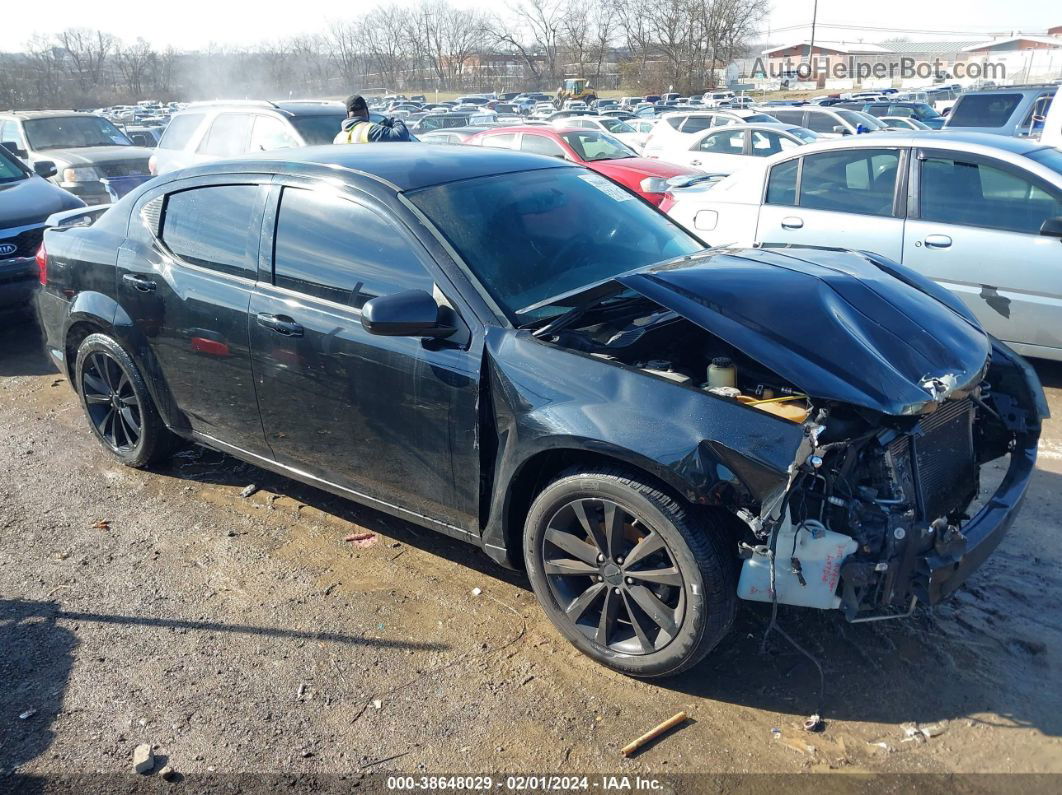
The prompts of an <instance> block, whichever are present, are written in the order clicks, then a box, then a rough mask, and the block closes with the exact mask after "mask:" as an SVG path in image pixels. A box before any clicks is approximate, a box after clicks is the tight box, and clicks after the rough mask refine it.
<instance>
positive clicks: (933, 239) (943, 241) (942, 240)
mask: <svg viewBox="0 0 1062 795" xmlns="http://www.w3.org/2000/svg"><path fill="white" fill-rule="evenodd" d="M950 245H951V238H950V237H948V236H947V235H926V248H947V247H948V246H950Z"/></svg>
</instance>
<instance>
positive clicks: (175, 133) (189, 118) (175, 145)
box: [159, 113, 205, 149]
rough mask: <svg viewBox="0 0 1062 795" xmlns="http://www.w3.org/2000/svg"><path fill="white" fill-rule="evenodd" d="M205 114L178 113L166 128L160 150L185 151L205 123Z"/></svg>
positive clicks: (160, 142)
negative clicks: (193, 134)
mask: <svg viewBox="0 0 1062 795" xmlns="http://www.w3.org/2000/svg"><path fill="white" fill-rule="evenodd" d="M204 115H205V114H203V113H178V114H177V115H176V116H174V117H173V119H172V120H171V121H170V123H169V124H168V125H167V126H166V132H164V133H163V134H162V140H161V141H159V149H184V148H185V147H186V146H187V145H188V141H189V139H190V138H191V137H192V133H194V132H195V131H196V130H197V129H198V128H199V124H200V123H201V122H202V121H203V117H204Z"/></svg>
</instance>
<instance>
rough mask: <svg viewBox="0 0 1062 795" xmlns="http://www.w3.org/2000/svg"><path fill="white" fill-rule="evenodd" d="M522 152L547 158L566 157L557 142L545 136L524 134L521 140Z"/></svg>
mask: <svg viewBox="0 0 1062 795" xmlns="http://www.w3.org/2000/svg"><path fill="white" fill-rule="evenodd" d="M520 151H521V152H530V153H531V154H533V155H546V156H547V157H564V150H563V149H562V148H561V146H560V144H558V143H557V142H556V141H554V140H552V139H550V138H547V137H546V136H544V135H535V134H534V133H524V134H523V137H522V138H521V140H520Z"/></svg>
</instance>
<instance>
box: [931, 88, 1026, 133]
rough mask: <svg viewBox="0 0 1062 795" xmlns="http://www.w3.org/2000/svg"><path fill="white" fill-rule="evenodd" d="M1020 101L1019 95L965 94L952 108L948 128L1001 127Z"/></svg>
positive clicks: (1020, 96)
mask: <svg viewBox="0 0 1062 795" xmlns="http://www.w3.org/2000/svg"><path fill="white" fill-rule="evenodd" d="M1021 100H1022V95H1021V94H967V95H966V96H964V97H963V98H962V99H960V100H959V101H958V102H956V103H955V107H954V108H952V110H951V117H950V118H949V119H948V126H949V127H1002V126H1003V125H1005V124H1006V123H1007V121H1008V120H1009V119H1010V117H1011V116H1013V115H1014V111H1015V110H1016V109H1017V107H1018V105H1020V104H1021Z"/></svg>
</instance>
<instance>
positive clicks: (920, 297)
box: [37, 145, 1047, 677]
mask: <svg viewBox="0 0 1062 795" xmlns="http://www.w3.org/2000/svg"><path fill="white" fill-rule="evenodd" d="M93 221H94V222H93ZM54 224H55V226H54V228H52V229H50V230H49V231H48V232H47V233H46V235H45V240H44V246H43V247H42V249H41V251H40V254H39V255H38V263H39V266H40V275H41V283H42V288H41V290H40V292H39V293H38V297H37V304H38V312H39V315H40V318H41V322H42V326H43V328H44V329H45V331H46V337H47V345H48V349H49V351H50V353H51V355H52V357H53V359H54V360H55V362H56V364H57V365H58V366H59V367H60V369H61V370H62V371H63V372H64V373H65V374H66V375H67V376H68V377H69V378H70V381H71V383H72V384H73V386H74V388H75V389H76V391H77V394H78V395H79V397H80V400H81V403H82V405H83V408H84V410H85V414H86V417H87V419H88V424H89V427H90V428H91V431H92V433H94V434H95V435H96V437H97V438H98V439H99V441H100V442H101V443H102V444H103V445H104V446H105V447H106V448H107V449H109V450H110V451H111V452H112V453H113V454H114V455H115V456H117V458H118V459H120V460H121V461H123V462H124V463H126V464H128V465H130V466H137V467H146V466H149V465H151V464H152V463H153V462H156V461H158V460H159V459H160V458H162V457H163V456H165V455H167V454H168V453H169V452H170V451H172V450H173V449H174V445H175V444H176V443H178V442H180V441H181V440H190V441H193V442H196V443H198V444H201V445H205V446H207V447H210V448H214V449H217V450H221V451H224V452H227V453H230V454H232V455H234V456H236V457H238V458H241V459H243V460H246V461H249V462H252V463H254V464H256V465H259V466H262V467H264V468H267V469H271V470H274V471H276V472H280V473H282V474H284V475H287V476H290V477H292V478H295V479H297V480H301V481H304V482H306V483H310V484H312V485H314V486H317V487H319V488H322V489H325V490H328V491H331V492H333V493H335V494H339V495H342V496H344V497H349V498H351V499H353V500H356V501H359V502H361V503H364V504H366V505H370V506H373V507H375V508H377V509H379V510H381V511H384V512H387V513H390V514H393V515H395V516H399V517H402V518H405V519H408V520H410V521H412V522H415V523H418V524H421V525H424V526H427V527H431V528H433V529H435V530H438V531H440V532H443V533H446V534H448V535H450V536H453V537H455V538H459V539H462V540H465V541H468V542H471V543H473V544H476V545H478V546H480V547H481V548H482V549H483V550H484V551H485V552H486V553H487V554H488V555H490V556H491V557H492V558H493V559H494V560H496V561H498V562H499V563H501V564H503V565H506V566H511V567H520V568H524V569H525V570H526V572H527V575H528V577H529V579H530V581H531V585H532V587H533V588H534V592H535V594H536V596H537V597H538V599H539V601H540V603H541V604H542V607H543V609H544V610H545V612H546V614H547V615H548V616H549V618H550V620H551V621H552V622H553V623H554V624H555V625H556V627H557V629H558V630H559V631H560V632H561V633H563V635H564V636H565V637H567V638H568V639H569V640H570V641H571V642H572V643H573V644H575V645H576V646H577V647H578V648H579V649H581V650H582V651H583V652H585V653H586V654H588V655H589V656H590V657H592V658H593V659H595V660H597V661H599V662H602V663H604V664H606V665H608V666H610V667H612V668H615V669H616V670H619V671H622V672H624V673H627V674H631V675H635V676H646V677H650V676H664V675H669V674H675V673H677V672H679V671H682V670H684V669H686V668H688V667H689V666H691V665H693V664H695V663H696V662H697V661H698V660H700V659H701V658H703V657H704V655H705V654H707V653H708V652H709V651H710V650H711V649H712V648H713V647H714V646H715V645H716V644H717V643H718V642H719V641H720V640H721V639H722V637H723V636H724V635H725V634H726V633H727V631H728V629H729V628H730V626H731V623H732V621H733V617H734V613H735V609H736V604H737V600H738V599H739V598H742V599H750V600H758V601H761V602H768V603H774V604H790V605H802V606H806V607H813V608H820V609H830V610H840V611H842V612H843V614H844V616H845V617H846V618H847V619H848V620H849V621H866V620H878V619H882V618H888V617H897V616H902V615H904V614H906V613H908V612H909V611H911V610H912V609H913V608H914V606H915V605H916V604H917V603H919V602H921V603H928V604H934V603H937V602H939V601H940V600H942V599H944V598H946V597H947V596H948V595H949V594H950V593H952V592H953V591H954V590H955V589H956V588H958V587H959V586H960V585H961V584H962V583H963V581H964V580H965V579H966V578H967V577H968V576H969V574H970V573H971V572H972V571H973V570H974V569H976V568H977V567H978V566H979V565H980V564H981V562H982V561H984V559H985V558H986V557H987V556H988V555H989V554H990V553H991V552H992V550H993V549H995V548H996V546H998V545H999V543H1000V542H1001V540H1002V539H1003V537H1004V535H1005V533H1006V532H1007V530H1008V528H1009V527H1010V525H1011V524H1012V523H1013V522H1014V520H1015V517H1016V516H1017V513H1018V511H1019V508H1020V505H1021V501H1022V497H1023V495H1024V493H1025V490H1026V487H1027V485H1028V482H1029V479H1030V477H1031V475H1032V471H1033V468H1034V465H1035V460H1036V446H1037V440H1038V437H1039V433H1040V426H1041V421H1042V419H1043V418H1045V417H1046V416H1047V407H1046V403H1045V400H1044V397H1043V392H1042V389H1041V387H1040V384H1039V382H1038V380H1037V378H1036V375H1035V373H1034V372H1033V371H1032V370H1031V368H1030V367H1029V366H1028V365H1027V364H1026V363H1025V362H1024V361H1023V360H1022V359H1021V358H1020V357H1019V356H1017V355H1016V354H1014V353H1013V352H1012V351H1010V350H1009V349H1007V348H1006V346H1004V345H1002V344H1001V343H1000V342H998V341H997V340H994V339H992V338H991V337H990V336H989V335H987V334H986V333H985V332H984V331H983V330H982V329H981V327H980V326H979V325H978V323H977V321H976V319H975V318H974V317H973V316H972V315H971V314H970V312H969V311H968V310H967V309H966V308H965V306H964V305H963V304H962V303H961V302H959V301H958V300H957V299H955V298H954V297H953V296H951V295H950V294H949V293H947V292H946V291H944V290H942V289H940V288H939V287H938V286H936V285H935V284H934V283H932V282H929V281H927V280H925V279H924V278H922V277H920V276H918V275H916V274H914V273H912V272H911V271H909V270H907V269H905V268H903V267H901V266H899V265H897V264H895V263H893V262H890V261H887V260H884V259H882V258H880V257H877V256H875V255H873V254H867V253H859V252H852V251H840V250H833V249H812V248H787V249H752V250H728V249H717V250H705V249H704V247H703V244H702V243H701V242H700V241H699V240H697V239H696V238H694V237H692V236H691V235H690V234H689V233H687V232H686V231H684V230H683V229H682V228H681V227H679V226H677V225H676V224H674V223H672V222H671V221H670V220H669V219H668V218H667V217H666V216H663V215H661V214H660V213H658V212H657V211H656V210H654V209H653V208H652V207H650V206H649V205H647V204H646V203H645V202H643V201H642V200H641V199H640V198H638V197H637V196H635V195H634V194H632V193H630V192H628V191H627V190H626V189H624V188H622V187H621V186H618V185H616V184H614V183H612V182H610V181H608V180H607V179H605V178H604V177H601V176H600V175H597V174H594V173H592V172H589V171H587V170H585V169H582V168H579V167H575V166H572V165H570V164H567V163H564V162H563V161H558V160H556V159H551V158H544V157H537V156H533V155H525V154H521V153H517V152H510V151H501V150H490V149H482V148H473V147H469V148H463V147H445V146H442V147H438V146H428V145H424V146H418V147H416V148H415V149H411V148H410V147H409V146H403V145H379V146H372V147H314V148H307V149H302V150H298V151H294V150H292V151H286V152H284V153H283V155H282V159H281V156H278V155H271V156H261V157H254V158H249V159H246V160H242V161H238V162H220V163H212V164H209V165H205V166H201V167H198V168H194V169H190V170H187V171H182V172H177V173H175V174H172V175H167V176H166V177H164V178H161V179H157V180H154V181H152V182H151V183H148V184H146V185H144V186H142V187H141V188H138V189H136V190H135V191H133V192H132V193H131V194H130V195H128V196H126V197H125V198H123V199H122V200H121V201H120V202H118V203H117V204H115V205H114V206H113V207H112V208H111V209H110V210H108V211H106V212H105V213H103V214H102V215H99V217H98V218H97V217H96V216H95V215H94V216H87V217H85V218H82V217H81V216H80V215H79V214H78V213H77V212H74V213H67V214H65V217H63V218H61V219H55V221H54ZM1000 458H1006V459H1007V460H1008V463H1007V467H1006V474H1005V475H1004V477H1003V478H1002V480H1001V481H1000V482H998V483H992V484H991V486H990V488H989V487H987V486H986V485H985V484H982V482H981V480H980V473H981V470H982V468H983V466H984V464H985V463H986V462H989V461H994V460H996V459H1000Z"/></svg>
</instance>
